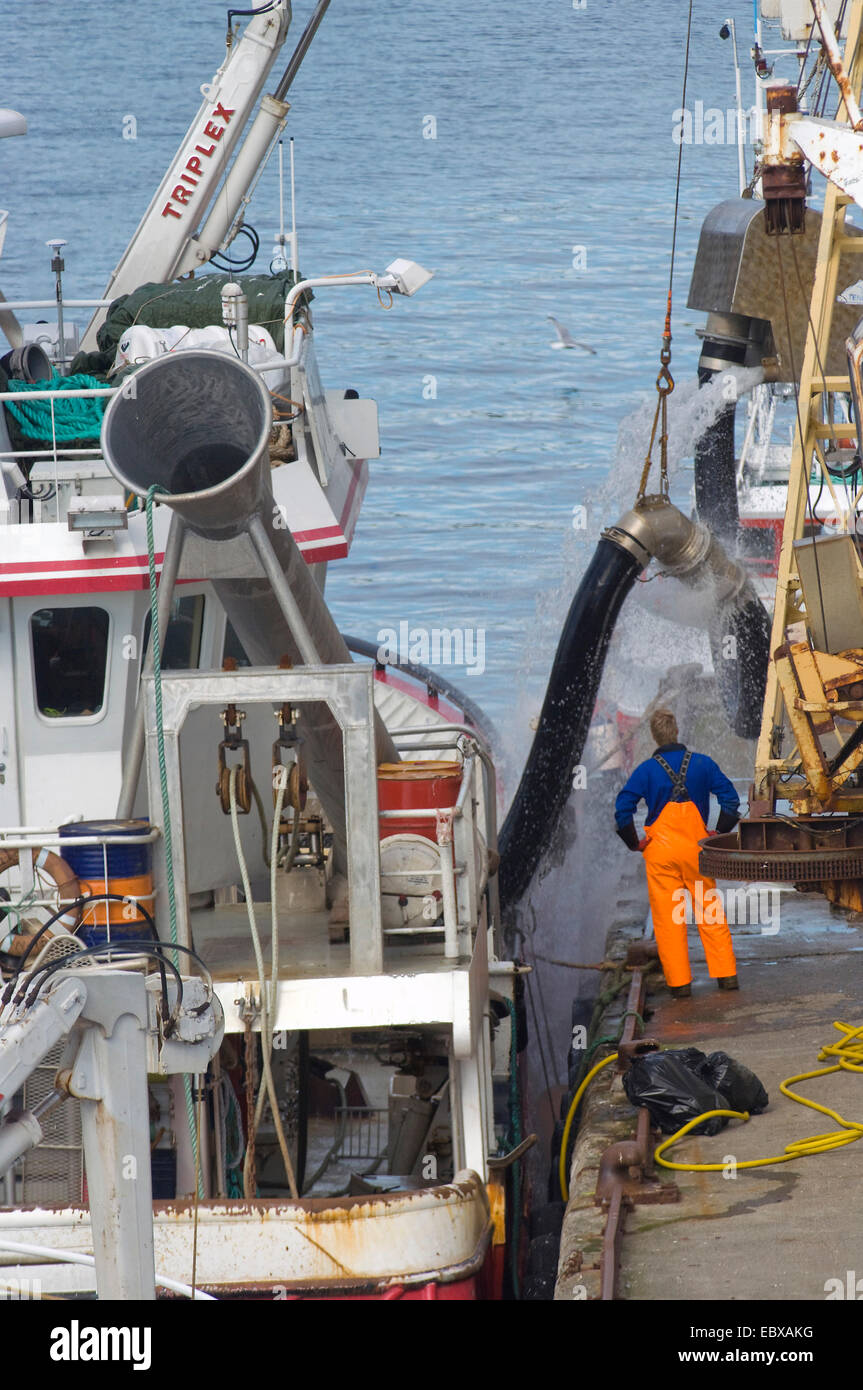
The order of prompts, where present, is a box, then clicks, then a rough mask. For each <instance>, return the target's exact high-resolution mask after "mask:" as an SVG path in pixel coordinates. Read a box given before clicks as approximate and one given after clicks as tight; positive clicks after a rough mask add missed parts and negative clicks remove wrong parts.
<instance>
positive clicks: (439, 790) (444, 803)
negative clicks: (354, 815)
mask: <svg viewBox="0 0 863 1390" xmlns="http://www.w3.org/2000/svg"><path fill="white" fill-rule="evenodd" d="M461 774H462V765H461V763H453V762H433V761H431V760H430V759H419V758H418V759H416V760H415V761H413V762H410V761H405V762H401V763H381V764H380V765H379V767H378V807H379V809H380V810H381V811H403V812H404V815H403V816H385V817H384V816H382V817H381V819H380V837H381V839H382V840H385V839H386V837H387V836H388V835H424V836H425V838H426V839H427V840H433V841H434V842H435V843H437V835H436V833H435V819H434V816H411V814H410V813H411V811H417V810H434V809H435V807H440V808H441V809H444V808H446V807H448V806H454V805H455V804H456V802H457V801H458V793H459V787H460V786H461Z"/></svg>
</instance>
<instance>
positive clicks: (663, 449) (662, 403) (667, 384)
mask: <svg viewBox="0 0 863 1390" xmlns="http://www.w3.org/2000/svg"><path fill="white" fill-rule="evenodd" d="M692 5H693V0H689V18H688V20H687V25H686V57H685V59H684V65H683V93H682V95H681V98H680V108H681V110H683V111H685V110H686V84H687V81H688V79H689V46H690V39H691V36H692ZM682 166H683V138H682V135H681V140H680V144H679V145H678V147H677V178H676V181H675V186H674V221H673V226H672V232H671V264H670V267H669V271H668V300H667V303H666V308H665V327H664V329H663V332H662V347H661V348H660V352H659V375H658V376H657V378H656V392H657V402H656V410H655V412H654V416H653V428H652V429H651V431H650V443H649V444H648V446H647V454H646V455H645V459H644V468H643V469H642V473H641V482H640V483H639V485H638V498H637V501H638V502H641V501H643V499H644V495H645V492H646V490H647V480H648V478H649V477H650V470H651V467H652V466H653V458H652V455H653V445H654V443H655V440H656V431H657V428H658V427H660V425H661V428H660V433H659V492H660V496H662V497H664V498H666V499H667V498H668V397H669V396H670V395H671V393H672V391H673V390H674V377H673V376H672V375H671V372H670V371H669V366H670V364H671V291H672V288H673V285H674V256H675V252H676V250H677V222H678V213H679V210H680V174H681V169H682Z"/></svg>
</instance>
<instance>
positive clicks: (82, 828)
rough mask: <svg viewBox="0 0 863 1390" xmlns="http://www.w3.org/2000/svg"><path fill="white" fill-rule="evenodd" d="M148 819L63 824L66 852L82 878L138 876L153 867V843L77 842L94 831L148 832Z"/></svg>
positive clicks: (127, 833)
mask: <svg viewBox="0 0 863 1390" xmlns="http://www.w3.org/2000/svg"><path fill="white" fill-rule="evenodd" d="M149 832H150V822H149V821H147V820H80V821H75V822H73V824H71V825H61V826H60V838H61V840H62V841H63V848H62V851H61V853H62V855H63V858H64V859H65V860H66V863H67V864H68V865H69V867H70V868H71V869H74V871H75V873H76V875H77V877H78V878H83V879H93V878H104V877H105V856H106V855H107V859H108V874H107V877H108V878H138V877H139V876H140V875H141V874H149V873H150V872H151V870H152V867H153V854H152V845H105V846H104V847H103V846H102V845H76V844H75V843H74V842H75V840H76V839H83V838H84V837H85V836H90V835H147V834H149Z"/></svg>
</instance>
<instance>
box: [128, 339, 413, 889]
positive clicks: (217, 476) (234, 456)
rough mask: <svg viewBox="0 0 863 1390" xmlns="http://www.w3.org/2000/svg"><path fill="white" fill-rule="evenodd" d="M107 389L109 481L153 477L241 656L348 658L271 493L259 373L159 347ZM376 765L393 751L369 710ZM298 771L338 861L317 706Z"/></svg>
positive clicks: (307, 713)
mask: <svg viewBox="0 0 863 1390" xmlns="http://www.w3.org/2000/svg"><path fill="white" fill-rule="evenodd" d="M132 385H133V386H134V389H133V390H131V389H130V390H129V391H128V392H121V393H119V394H118V395H116V396H115V397H114V398H113V399H112V401H111V403H110V405H109V407H108V409H107V411H106V412H105V418H104V422H103V428H102V449H103V453H104V456H105V460H106V462H107V464H108V467H109V468H110V469H111V472H112V473H113V474H114V476H115V478H117V480H118V481H119V482H120V483H122V485H123V487H124V488H125V489H126V490H131V491H132V492H134V493H136V494H137V495H138V496H140V497H144V496H146V495H147V492H148V489H149V488H150V487H151V486H152V485H153V484H157V485H158V486H159V487H160V488H161V489H164V491H163V492H160V494H159V495H158V501H159V503H160V505H164V506H167V507H170V508H171V510H172V511H173V512H175V513H176V514H177V515H178V516H179V517H181V518H182V521H183V523H184V528H185V532H184V534H185V537H186V538H185V541H184V548H185V551H186V554H187V556H188V555H189V554H191V555H192V556H194V565H195V567H196V572H197V571H198V569H199V570H200V573H201V575H202V576H203V577H205V578H210V579H211V582H212V584H213V588H214V589H215V591H216V594H217V596H218V598H219V600H220V602H221V603H222V605H223V607H224V609H225V611H226V612H227V614H228V617H229V618H230V620H231V623H232V624H233V626H234V629H235V631H236V633H237V636H238V637H239V639H240V641H241V642H242V644H243V648H244V650H245V652H246V654H247V656H248V658H249V660H250V661H251V662H252V663H253V665H256V666H277V665H279V663H280V661H281V660H282V659H283V658H284V657H287V658H288V660H289V661H290V662H291V663H293V664H294V665H342V664H349V663H350V662H351V660H352V658H351V655H350V652H349V651H348V649H347V647H346V645H345V643H344V641H343V639H342V637H341V634H340V633H339V630H338V627H337V626H336V623H335V621H334V619H333V617H332V614H331V613H330V610H329V608H328V607H327V604H326V602H325V600H324V597H323V594H322V593H321V591H320V589H319V588H318V586H317V584H316V583H315V579H314V577H313V574H312V572H311V570H310V568H309V566H308V565H307V564H306V561H305V560H304V559H303V556H302V554H301V552H300V550H299V547H298V546H297V544H296V541H295V540H294V538H293V536H292V535H291V532H290V529H289V527H288V524H287V520H286V518H285V516H284V513H283V511H282V509H280V508H279V507H277V506H276V504H275V502H274V499H273V491H272V484H271V479H270V472H271V466H270V459H269V449H268V445H269V439H270V431H271V429H272V423H273V407H272V400H271V397H270V394H269V391H268V390H267V388H266V386H265V385H264V383H263V381H262V380H261V378H260V377H259V376H258V375H257V374H256V373H255V372H254V371H253V370H252V369H251V368H250V367H248V366H246V365H245V364H244V363H243V362H241V361H240V360H239V359H236V360H234V359H232V358H230V357H226V356H224V355H222V354H220V353H216V352H207V351H191V350H190V351H188V352H183V353H176V354H169V355H167V356H165V357H162V358H158V359H157V360H156V361H154V362H150V363H148V365H147V366H145V367H142V368H141V369H140V371H138V372H137V373H136V374H135V376H134V378H133V379H132ZM375 721H376V751H377V759H378V762H398V761H399V755H398V753H397V752H396V749H395V747H394V745H393V743H392V740H391V739H390V737H389V735H388V733H387V732H386V729H385V727H384V725H383V722H382V721H381V720H380V718H379V717H378V716H377V715H376V716H375ZM303 739H304V749H303V751H304V755H305V760H306V765H307V769H308V774H309V778H310V780H311V782H312V784H313V785H314V788H315V791H316V793H317V795H318V796H319V798H320V801H321V804H322V806H323V807H324V810H325V812H326V815H327V817H328V819H329V821H330V824H331V826H332V828H333V837H334V858H335V864H336V867H337V868H339V867H341V865H342V864H343V863H344V862H345V786H344V753H343V739H342V731H341V729H340V728H339V726H338V724H337V723H336V721H335V719H334V718H333V716H332V714H331V713H330V711H329V709H328V708H327V706H325V705H323V704H314V705H308V706H306V707H304V709H303Z"/></svg>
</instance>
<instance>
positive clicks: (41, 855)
mask: <svg viewBox="0 0 863 1390" xmlns="http://www.w3.org/2000/svg"><path fill="white" fill-rule="evenodd" d="M33 849H34V857H33V872H34V873H36V872H37V870H41V871H42V872H43V873H45V874H47V875H48V877H49V878H51V879H53V880H54V883H55V884H56V886H57V897H58V899H59V901H60V903H61V904H63V903H74V901H75V899H76V898H80V896H81V885H80V883H79V882H78V878H77V876H76V874H75V872H74V870H73V869H72V867H71V866H70V865H69V864H67V863H66V860H65V859H61V858H60V855H59V854H54V853H53V852H52V851H51V850H49V849H45V848H42V849H39V851H38V853H35V851H36V849H37V846H35V845H34V847H33ZM18 862H19V851H18V850H17V849H0V874H2V873H5V871H6V870H7V869H11V868H12V867H13V866H14V865H15V864H17V863H18ZM80 916H81V908H80V906H79V907H72V908H70V910H69V912H65V913H64V914H63V916H62V917H58V919H57V925H58V926H61V927H65V928H66V930H67V931H71V929H72V928H73V927H75V926H77V924H78V921H79V918H80ZM46 935H49V933H46ZM15 939H16V940H20V941H21V942H22V943H23V949H26V945H27V942H28V941H29V939H30V938H29V937H26V936H21V937H19V938H15ZM12 946H13V949H12V951H11V954H12V955H15V954H16V952H15V950H14V941H13V943H12Z"/></svg>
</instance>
